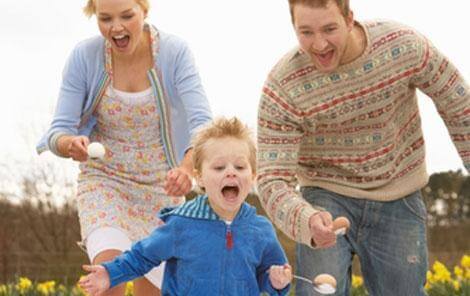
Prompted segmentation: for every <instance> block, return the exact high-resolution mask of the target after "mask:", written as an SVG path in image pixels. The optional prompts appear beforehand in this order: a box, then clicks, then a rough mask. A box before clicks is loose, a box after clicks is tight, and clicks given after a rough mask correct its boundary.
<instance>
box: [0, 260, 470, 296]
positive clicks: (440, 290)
mask: <svg viewBox="0 0 470 296" xmlns="http://www.w3.org/2000/svg"><path fill="white" fill-rule="evenodd" d="M352 286H353V290H352V294H351V295H352V296H364V295H367V292H366V289H365V287H364V281H363V279H362V277H360V276H356V275H353V278H352ZM132 289H133V286H132V283H127V286H126V296H132ZM425 289H426V292H427V293H428V295H429V296H470V256H468V255H464V256H463V257H462V259H461V260H460V264H459V265H457V266H454V268H453V269H451V270H449V269H448V268H447V267H446V266H445V265H444V264H442V263H441V262H439V261H435V262H434V264H433V265H432V268H431V270H429V271H428V273H427V282H426V286H425ZM291 294H292V295H293V293H291ZM84 295H85V294H84V292H83V291H82V290H81V289H80V287H78V286H73V287H66V286H64V285H62V284H58V283H56V282H55V281H45V282H38V283H36V282H32V281H31V280H30V279H28V278H25V277H19V278H18V280H17V282H16V283H9V284H0V296H84Z"/></svg>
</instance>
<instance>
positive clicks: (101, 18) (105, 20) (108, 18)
mask: <svg viewBox="0 0 470 296" xmlns="http://www.w3.org/2000/svg"><path fill="white" fill-rule="evenodd" d="M110 20H111V18H110V17H100V21H102V22H105V23H106V22H109V21H110Z"/></svg>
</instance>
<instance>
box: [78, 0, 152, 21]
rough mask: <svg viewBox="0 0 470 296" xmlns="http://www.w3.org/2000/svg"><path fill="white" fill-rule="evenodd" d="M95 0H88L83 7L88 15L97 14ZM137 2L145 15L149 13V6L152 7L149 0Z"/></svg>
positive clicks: (138, 0) (137, 0) (136, 0)
mask: <svg viewBox="0 0 470 296" xmlns="http://www.w3.org/2000/svg"><path fill="white" fill-rule="evenodd" d="M95 1H96V0H88V1H87V3H86V6H85V7H83V13H85V15H86V16H87V17H92V16H93V15H94V14H96V5H95ZM135 2H136V3H137V4H139V5H140V7H142V10H143V11H144V13H145V15H147V13H148V12H149V8H150V3H149V1H148V0H135Z"/></svg>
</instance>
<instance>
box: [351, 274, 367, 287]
mask: <svg viewBox="0 0 470 296" xmlns="http://www.w3.org/2000/svg"><path fill="white" fill-rule="evenodd" d="M363 284H364V280H363V279H362V277H360V276H357V275H353V276H352V286H353V288H358V287H360V286H362V285H363Z"/></svg>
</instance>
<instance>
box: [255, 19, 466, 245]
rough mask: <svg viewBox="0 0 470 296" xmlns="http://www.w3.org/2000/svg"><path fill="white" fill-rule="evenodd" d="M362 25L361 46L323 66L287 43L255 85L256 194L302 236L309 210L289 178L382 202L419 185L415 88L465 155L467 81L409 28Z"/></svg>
mask: <svg viewBox="0 0 470 296" xmlns="http://www.w3.org/2000/svg"><path fill="white" fill-rule="evenodd" d="M361 25H362V27H363V28H364V31H365V32H366V37H367V46H366V49H365V51H364V53H363V54H362V55H361V56H360V57H359V58H357V59H356V60H354V61H353V62H351V63H349V64H346V65H341V66H340V67H339V68H338V69H337V70H336V71H334V72H332V73H330V74H327V75H323V74H321V73H319V72H317V71H316V69H315V67H314V65H313V64H312V63H311V62H310V58H309V57H308V55H306V54H304V53H302V52H300V51H299V50H298V49H294V50H292V51H291V52H289V53H288V54H286V55H285V56H284V57H283V58H282V59H281V60H280V61H279V63H278V64H277V65H276V66H275V67H274V68H273V70H272V71H271V73H270V74H269V76H268V79H267V81H266V83H265V85H264V87H263V92H262V96H261V100H260V104H259V116H258V148H259V151H258V160H259V163H258V165H259V169H258V172H259V174H258V190H259V193H260V201H261V203H262V205H263V206H264V208H265V209H266V210H267V213H268V215H269V216H270V217H271V218H272V219H273V221H274V222H275V224H277V226H278V227H280V228H281V229H282V230H283V231H284V232H285V233H286V234H287V235H288V236H290V237H291V238H293V239H296V240H297V241H301V242H304V243H306V244H309V243H310V232H309V229H308V219H309V217H310V216H311V215H312V214H313V213H314V212H315V211H316V210H315V209H313V208H312V207H311V206H310V205H309V204H308V203H306V202H305V201H304V200H303V199H302V198H301V197H300V195H299V193H298V192H297V191H296V188H295V187H296V186H297V184H300V186H318V187H322V188H325V189H327V190H331V191H333V192H336V193H339V194H343V195H346V196H350V197H356V198H365V199H371V200H383V201H386V200H394V199H398V198H400V197H403V196H405V195H407V194H409V193H411V192H413V191H415V190H418V189H419V188H421V187H422V186H424V185H425V184H426V182H427V180H428V175H427V172H426V167H425V149H424V139H423V134H422V130H421V120H420V116H419V110H418V104H417V96H416V90H417V89H419V90H421V91H422V92H424V93H425V94H426V95H427V96H429V97H430V98H431V99H432V100H433V101H434V104H435V106H436V108H437V110H438V112H439V114H440V116H441V117H442V119H443V120H444V122H445V124H446V126H447V128H448V131H449V133H450V136H451V139H452V141H453V142H454V144H455V146H456V148H457V151H458V152H459V154H460V156H461V158H462V160H463V162H464V164H465V166H466V168H468V167H469V164H470V118H469V116H468V115H469V114H470V88H469V86H468V84H467V83H466V82H465V81H464V79H463V77H462V76H461V75H460V73H459V72H458V71H457V69H456V68H455V67H454V66H453V65H452V64H451V63H450V62H449V61H448V60H447V58H446V57H445V56H444V55H442V54H441V53H440V52H439V51H438V50H437V49H436V48H435V47H434V46H433V45H432V44H431V43H430V42H429V41H428V40H427V39H426V38H424V37H423V36H422V35H420V34H419V33H417V32H416V31H414V30H413V29H411V28H409V27H405V26H403V25H400V24H397V23H392V22H369V23H364V24H361Z"/></svg>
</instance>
